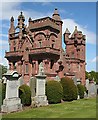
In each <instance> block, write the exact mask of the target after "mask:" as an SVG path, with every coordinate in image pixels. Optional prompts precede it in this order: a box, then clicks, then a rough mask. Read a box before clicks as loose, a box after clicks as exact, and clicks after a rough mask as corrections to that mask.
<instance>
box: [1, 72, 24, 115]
mask: <svg viewBox="0 0 98 120" xmlns="http://www.w3.org/2000/svg"><path fill="white" fill-rule="evenodd" d="M4 76H5V77H6V79H7V82H6V95H5V96H6V97H5V99H4V100H3V105H2V106H1V112H8V113H10V112H13V111H18V110H22V104H21V100H20V98H19V93H18V88H19V81H18V78H19V75H18V73H17V71H12V70H9V71H7V73H5V74H4Z"/></svg>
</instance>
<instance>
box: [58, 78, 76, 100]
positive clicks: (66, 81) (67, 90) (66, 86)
mask: <svg viewBox="0 0 98 120" xmlns="http://www.w3.org/2000/svg"><path fill="white" fill-rule="evenodd" d="M60 82H61V84H62V87H63V100H64V101H72V100H77V96H78V91H77V86H76V85H75V84H74V82H73V80H72V79H70V78H68V77H64V78H61V81H60Z"/></svg>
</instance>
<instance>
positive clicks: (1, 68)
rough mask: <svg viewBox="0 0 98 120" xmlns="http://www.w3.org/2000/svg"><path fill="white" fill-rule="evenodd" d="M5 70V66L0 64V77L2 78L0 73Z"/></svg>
mask: <svg viewBox="0 0 98 120" xmlns="http://www.w3.org/2000/svg"><path fill="white" fill-rule="evenodd" d="M6 72H7V67H6V66H3V65H0V79H1V78H2V75H3V74H4V73H6Z"/></svg>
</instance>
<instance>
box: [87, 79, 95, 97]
mask: <svg viewBox="0 0 98 120" xmlns="http://www.w3.org/2000/svg"><path fill="white" fill-rule="evenodd" d="M88 97H96V85H95V84H94V82H93V81H90V83H89V87H88Z"/></svg>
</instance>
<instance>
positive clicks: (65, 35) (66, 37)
mask: <svg viewBox="0 0 98 120" xmlns="http://www.w3.org/2000/svg"><path fill="white" fill-rule="evenodd" d="M70 34H71V33H70V32H69V30H68V28H66V30H65V33H64V43H65V44H66V41H68V40H69V35H70Z"/></svg>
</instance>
